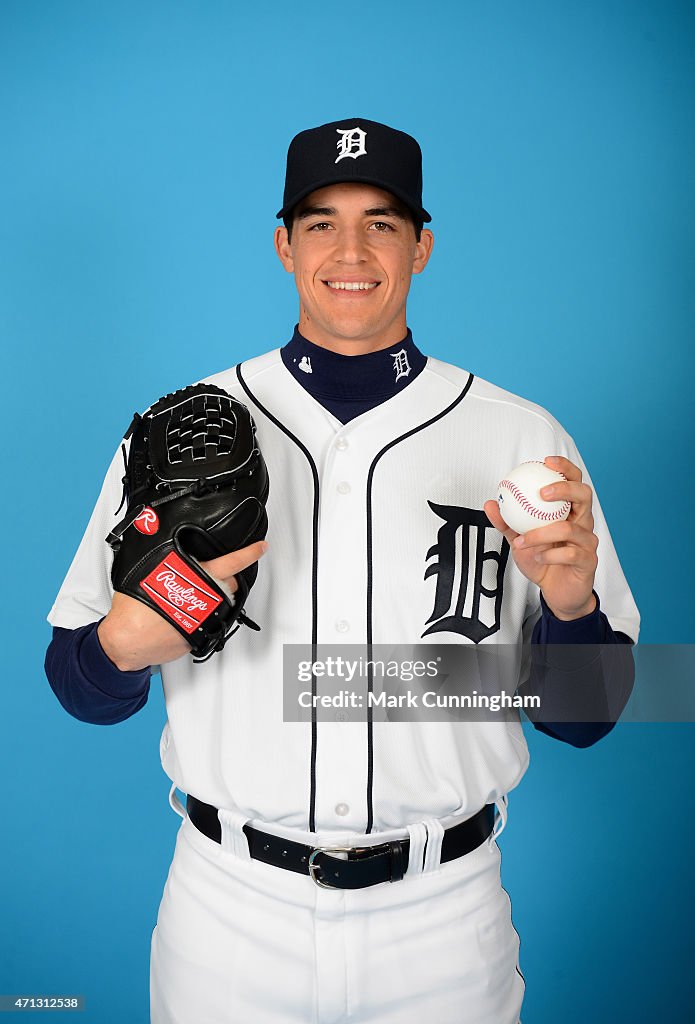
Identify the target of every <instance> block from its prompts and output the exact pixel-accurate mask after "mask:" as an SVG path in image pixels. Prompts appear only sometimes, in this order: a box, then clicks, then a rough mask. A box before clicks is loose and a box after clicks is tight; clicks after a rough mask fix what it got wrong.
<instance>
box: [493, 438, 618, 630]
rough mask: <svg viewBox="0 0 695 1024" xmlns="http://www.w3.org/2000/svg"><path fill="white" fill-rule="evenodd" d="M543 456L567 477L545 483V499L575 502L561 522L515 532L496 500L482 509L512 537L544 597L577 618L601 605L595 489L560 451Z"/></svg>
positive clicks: (523, 567) (561, 614)
mask: <svg viewBox="0 0 695 1024" xmlns="http://www.w3.org/2000/svg"><path fill="white" fill-rule="evenodd" d="M544 462H545V464H546V466H548V467H549V468H550V469H554V470H556V471H557V472H559V473H563V474H564V476H566V477H567V480H566V481H565V480H561V481H559V482H558V483H556V484H550V485H549V486H548V487H543V488H541V497H542V498H544V499H545V500H546V501H564V500H567V501H569V502H570V503H571V505H572V507H571V509H570V514H569V517H568V518H567V519H566V520H565V521H564V522H560V523H550V524H549V525H548V526H539V527H536V529H534V530H529V531H528V532H527V533H524V534H519V533H515V532H514V530H512V529H511V527H510V526H507V524H506V523H505V521H504V519H503V518H502V516H501V515H500V510H499V505H498V503H497V501H495V500H490V501H486V502H485V505H484V506H483V509H484V511H485V514H486V515H487V517H488V519H489V520H490V522H491V523H492V525H493V526H494V527H495V528H496V529H497V530H499V531H500V533H502V534H503V535H504V537H505V538H506V540H507V541H508V542H509V546H510V548H511V551H512V557H513V558H514V561H515V562H516V565H517V567H518V569H519V570H520V571H521V572H522V573H523V574H524V576H526V578H527V579H529V580H531V582H532V583H536V584H537V585H538V586H539V587H540V588H541V592H542V594H543V597H544V598H545V602H546V604H547V605H548V607H549V608H550V610H551V611H552V612H553V614H554V615H556V616H557V618H558V619H565V620H567V621H569V620H571V619H578V618H580V617H581V616H582V615H588V614H589V613H590V612H592V611H593V610H594V608H595V607H596V598H595V597H594V594H593V593H592V591H593V586H594V577H595V575H596V567H597V565H598V558H597V555H596V549H597V548H598V537H597V536H596V534H595V533H594V517H593V515H592V512H591V503H592V500H593V491H592V490H591V488H590V487H589V486H588V484H585V483H582V471H581V470H580V469H579V467H578V466H575V465H574V463H573V462H570V461H569V459H565V458H563V457H562V456H561V455H548V456H547V457H546V458H545V459H544Z"/></svg>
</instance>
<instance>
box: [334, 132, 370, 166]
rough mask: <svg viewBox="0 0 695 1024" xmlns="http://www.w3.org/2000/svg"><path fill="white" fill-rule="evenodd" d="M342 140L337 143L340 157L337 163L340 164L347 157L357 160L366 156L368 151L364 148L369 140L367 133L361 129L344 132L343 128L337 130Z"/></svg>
mask: <svg viewBox="0 0 695 1024" xmlns="http://www.w3.org/2000/svg"><path fill="white" fill-rule="evenodd" d="M336 131H337V133H338V135H340V138H339V139H338V142H337V143H336V145H337V147H338V156H337V157H336V159H335V162H336V163H338V161H339V160H342V159H343V158H344V157H346V156H351V157H352V159H353V160H356V159H357V157H358V156H366V155H367V150H366V149H365V147H364V141H365V139H366V138H367V133H366V132H363V131H362V129H361V128H348V129H347V130H346V131H343V129H341V128H336Z"/></svg>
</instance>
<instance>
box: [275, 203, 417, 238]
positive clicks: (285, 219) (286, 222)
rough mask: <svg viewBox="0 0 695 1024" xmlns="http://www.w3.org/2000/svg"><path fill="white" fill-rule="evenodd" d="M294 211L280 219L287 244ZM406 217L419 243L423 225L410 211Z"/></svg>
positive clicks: (290, 234)
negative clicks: (284, 230)
mask: <svg viewBox="0 0 695 1024" xmlns="http://www.w3.org/2000/svg"><path fill="white" fill-rule="evenodd" d="M296 209H297V207H296V206H295V208H294V209H293V210H292V212H291V213H289V214H288V215H287V216H286V217H283V218H282V223H283V224H284V225H285V227H286V228H287V241H288V242H291V241H292V226H293V224H294V214H295V210H296ZM408 216H409V217H410V220H411V221H412V224H413V227H414V228H415V241H416V242H419V241H420V235H421V234H422V225H423V224H424V221H421V220H418V219H417V217H415V216H414V214H413V213H411V211H410V210H408Z"/></svg>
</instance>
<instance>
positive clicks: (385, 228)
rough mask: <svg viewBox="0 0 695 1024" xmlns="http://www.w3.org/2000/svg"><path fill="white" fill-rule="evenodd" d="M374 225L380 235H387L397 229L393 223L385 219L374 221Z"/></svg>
mask: <svg viewBox="0 0 695 1024" xmlns="http://www.w3.org/2000/svg"><path fill="white" fill-rule="evenodd" d="M372 227H373V228H376V230H377V232H378V233H379V234H380V235H387V234H388V233H389V231H395V230H396V229H395V228H394V226H393V224H389V223H388V222H387V221H385V220H377V221H374V223H373V224H372Z"/></svg>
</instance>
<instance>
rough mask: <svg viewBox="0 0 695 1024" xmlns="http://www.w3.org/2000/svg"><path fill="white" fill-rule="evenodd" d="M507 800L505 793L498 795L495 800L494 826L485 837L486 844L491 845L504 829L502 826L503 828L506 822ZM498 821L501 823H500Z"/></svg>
mask: <svg viewBox="0 0 695 1024" xmlns="http://www.w3.org/2000/svg"><path fill="white" fill-rule="evenodd" d="M508 802H509V799H508V797H507V796H506V795H505V796H500V797H498V798H497V800H495V807H496V808H497V814H496V815H495V824H494V826H493V828H492V832H491V833H490V835H489V836H488V838H487V843H488V846H492V844H493V843H494V842H495V840H496V839H497V837H498V835H500V833H502V832H503V831H504V828H505V826H506V824H507V804H508ZM500 822H501V823H502V824H500Z"/></svg>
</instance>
